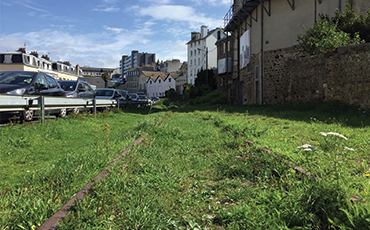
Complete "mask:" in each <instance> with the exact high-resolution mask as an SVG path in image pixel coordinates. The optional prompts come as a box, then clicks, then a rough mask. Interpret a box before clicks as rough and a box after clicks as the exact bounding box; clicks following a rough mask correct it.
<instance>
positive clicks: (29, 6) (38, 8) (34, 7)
mask: <svg viewBox="0 0 370 230" xmlns="http://www.w3.org/2000/svg"><path fill="white" fill-rule="evenodd" d="M13 2H14V3H16V4H18V5H21V6H23V7H26V8H29V9H31V10H36V11H39V12H44V13H47V12H48V11H46V10H44V9H41V7H40V6H39V7H37V6H38V5H37V4H36V3H34V2H32V1H29V0H28V1H13ZM32 5H35V6H32Z"/></svg>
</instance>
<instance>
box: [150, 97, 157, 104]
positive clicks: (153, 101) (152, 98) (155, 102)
mask: <svg viewBox="0 0 370 230" xmlns="http://www.w3.org/2000/svg"><path fill="white" fill-rule="evenodd" d="M150 99H151V100H152V104H153V105H155V104H157V103H158V101H159V98H158V97H150Z"/></svg>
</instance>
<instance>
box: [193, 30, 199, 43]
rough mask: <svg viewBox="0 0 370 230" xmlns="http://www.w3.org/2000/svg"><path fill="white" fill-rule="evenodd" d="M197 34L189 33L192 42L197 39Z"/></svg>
mask: <svg viewBox="0 0 370 230" xmlns="http://www.w3.org/2000/svg"><path fill="white" fill-rule="evenodd" d="M198 34H199V33H198V32H191V40H192V41H194V40H198V39H199V36H198Z"/></svg>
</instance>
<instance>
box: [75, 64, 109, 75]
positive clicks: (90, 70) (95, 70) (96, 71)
mask: <svg viewBox="0 0 370 230" xmlns="http://www.w3.org/2000/svg"><path fill="white" fill-rule="evenodd" d="M81 70H82V72H83V75H89V76H93V77H100V76H101V75H102V73H108V74H109V76H110V77H112V74H114V73H115V68H100V67H90V66H83V67H81Z"/></svg>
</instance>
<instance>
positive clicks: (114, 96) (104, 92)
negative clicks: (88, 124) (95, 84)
mask: <svg viewBox="0 0 370 230" xmlns="http://www.w3.org/2000/svg"><path fill="white" fill-rule="evenodd" d="M95 98H96V99H110V100H118V102H119V103H120V101H125V100H126V98H124V97H123V96H122V94H121V93H120V91H119V90H118V89H113V88H101V89H96V90H95ZM104 109H106V107H102V108H99V110H104Z"/></svg>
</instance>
